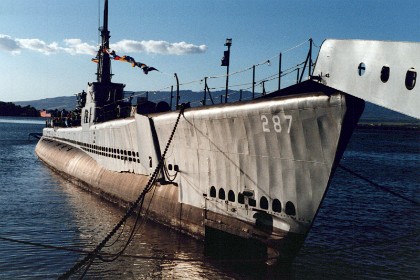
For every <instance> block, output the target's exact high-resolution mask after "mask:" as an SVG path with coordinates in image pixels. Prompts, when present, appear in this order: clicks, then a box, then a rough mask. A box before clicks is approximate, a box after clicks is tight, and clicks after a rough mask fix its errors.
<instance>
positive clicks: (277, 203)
mask: <svg viewBox="0 0 420 280" xmlns="http://www.w3.org/2000/svg"><path fill="white" fill-rule="evenodd" d="M272 207H273V211H274V212H277V213H280V212H281V202H280V200H278V199H277V198H276V199H274V200H273V206H272Z"/></svg>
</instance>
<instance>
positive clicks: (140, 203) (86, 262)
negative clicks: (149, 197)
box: [58, 105, 185, 279]
mask: <svg viewBox="0 0 420 280" xmlns="http://www.w3.org/2000/svg"><path fill="white" fill-rule="evenodd" d="M184 107H185V106H183V105H181V109H180V111H179V114H178V117H177V119H176V122H175V125H174V128H173V130H172V133H171V135H170V137H169V140H168V142H167V144H166V147H165V150H164V152H163V154H162V157H161V159H160V160H159V163H158V165H157V167H156V168H155V170H154V172H153V174H152V176H151V177H150V179H149V181H148V183H147V185H146V187H145V188H144V189H143V191H142V192H141V194H140V195H139V196H138V198H137V199H136V201H135V202H134V203H133V204H132V205H131V206H130V208H129V209H128V210H127V212H126V213H125V215H124V216H123V217H122V219H121V220H120V221H119V222H118V223H117V224H116V225H115V226H114V228H113V229H112V230H111V231H110V232H109V233H108V235H107V236H106V237H105V238H104V239H103V240H102V242H100V243H99V244H98V245H97V246H96V248H95V249H94V250H93V251H91V252H89V253H88V254H87V256H86V257H84V258H83V259H82V260H81V261H79V262H77V263H76V264H75V265H74V266H73V267H72V268H70V269H69V270H68V271H67V272H65V273H64V274H63V275H61V276H60V277H59V278H58V279H68V278H69V277H70V276H71V275H73V274H75V273H76V272H77V271H79V270H80V269H81V268H82V267H83V266H86V269H85V271H84V273H83V275H82V276H81V278H83V277H84V275H85V274H86V272H87V270H88V269H89V267H90V266H91V264H92V263H93V261H94V260H95V258H96V257H97V256H98V254H99V253H100V251H101V250H102V248H103V247H105V245H106V243H107V242H108V241H109V240H110V239H111V237H112V236H113V235H114V234H115V233H116V232H117V230H118V229H119V228H120V227H121V226H122V225H123V224H124V223H125V222H126V220H127V219H128V218H129V217H130V216H131V215H132V214H133V213H134V211H135V209H136V208H137V206H139V210H138V211H141V209H142V206H143V202H144V197H145V196H146V194H147V193H148V192H150V190H151V189H152V187H153V186H154V183H155V182H156V180H157V177H158V174H159V173H160V170H161V168H162V166H163V162H164V159H165V156H166V153H167V151H168V149H169V145H170V144H171V142H172V139H173V137H174V135H175V131H176V129H177V127H178V123H179V120H180V118H181V115H182V114H183V113H184Z"/></svg>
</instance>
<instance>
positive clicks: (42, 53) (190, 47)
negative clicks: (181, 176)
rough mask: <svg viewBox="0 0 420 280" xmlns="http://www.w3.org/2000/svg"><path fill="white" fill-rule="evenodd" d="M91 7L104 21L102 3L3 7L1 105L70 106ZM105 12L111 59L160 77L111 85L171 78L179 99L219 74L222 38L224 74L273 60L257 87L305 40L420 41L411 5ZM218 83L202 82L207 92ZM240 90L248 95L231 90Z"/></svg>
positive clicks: (121, 77)
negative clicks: (65, 99) (226, 59)
mask: <svg viewBox="0 0 420 280" xmlns="http://www.w3.org/2000/svg"><path fill="white" fill-rule="evenodd" d="M98 4H100V14H101V17H102V9H103V0H99V1H98V0H73V1H63V0H60V1H57V0H36V1H34V0H1V1H0V59H1V63H0V94H1V95H0V100H1V101H24V100H34V99H41V98H48V97H56V96H71V95H73V94H75V93H77V92H80V91H81V90H82V89H86V85H87V82H91V81H95V79H96V77H95V75H94V73H95V72H96V64H94V63H92V62H91V58H92V57H94V54H93V53H94V52H95V50H96V49H97V44H98V16H99V15H98V12H99V11H98ZM109 8H110V13H109V29H110V31H111V47H112V49H114V50H115V51H116V52H117V54H118V55H120V56H122V55H130V56H132V57H134V58H135V59H136V61H140V62H143V63H145V64H147V65H149V66H154V67H156V68H157V69H159V70H160V72H150V73H149V74H148V75H144V74H143V73H142V71H141V70H140V69H139V68H132V67H131V66H130V64H128V63H122V62H118V61H113V64H112V69H113V73H114V74H115V75H114V78H113V81H114V82H118V83H124V84H126V85H127V86H126V90H134V91H146V90H149V91H157V90H161V89H163V88H165V87H167V86H170V85H171V84H174V83H175V79H174V77H173V73H175V72H176V73H177V74H178V76H179V79H180V82H181V84H183V85H182V86H181V89H192V90H196V91H198V90H202V89H203V88H204V84H203V83H202V82H201V83H200V82H199V80H201V79H203V77H205V76H219V75H224V74H225V73H226V68H225V67H221V66H220V59H221V58H222V56H223V51H224V50H226V47H225V46H224V43H225V39H226V38H232V40H233V44H232V47H231V64H230V72H231V73H233V72H236V71H240V70H243V69H248V68H249V67H252V65H253V64H258V63H261V62H264V61H266V60H267V59H271V66H268V65H267V64H264V65H260V66H259V67H257V70H256V75H257V80H260V79H262V78H264V77H268V76H270V75H273V74H275V73H276V72H277V70H278V54H279V52H284V51H286V50H288V49H289V48H291V47H294V46H296V45H299V44H301V43H303V42H305V41H307V40H308V39H309V38H311V37H312V38H313V39H314V42H315V44H316V45H318V46H319V45H321V43H322V41H323V40H324V39H326V38H337V39H373V40H392V41H417V42H418V41H419V40H420V28H419V16H420V14H419V11H420V1H417V0H405V1H397V0H395V1H391V0H353V1H345V0H335V1H328V0H321V1H310V0H293V1H292V0H290V1H285V0H253V1H251V0H211V1H210V0H181V1H174V0H147V1H146V0H145V1H143V0H118V1H117V0H109ZM307 47H308V43H304V44H302V45H301V46H300V47H298V48H296V49H293V50H292V51H289V52H285V53H284V55H283V62H284V66H283V67H284V68H286V67H288V66H291V65H296V64H297V63H300V62H301V61H303V60H304V59H305V56H306V51H307ZM317 51H318V49H317V48H314V54H315V55H316V54H317ZM290 79H291V80H293V79H294V78H292V77H291V78H290ZM191 81H193V83H189V82H191ZM251 81H252V72H251V71H244V72H242V73H240V74H237V75H234V76H231V78H230V84H231V85H238V84H246V83H250V82H251ZM224 83H225V80H224V78H218V79H211V80H209V86H210V87H211V88H223V87H224ZM241 87H242V88H246V87H248V85H244V86H238V87H235V88H234V89H237V90H239V89H240V88H241ZM276 87H277V81H272V82H270V83H267V85H266V88H267V90H268V91H271V90H274V89H275V88H276ZM256 90H261V89H260V88H258V87H257V89H256Z"/></svg>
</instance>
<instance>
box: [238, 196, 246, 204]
mask: <svg viewBox="0 0 420 280" xmlns="http://www.w3.org/2000/svg"><path fill="white" fill-rule="evenodd" d="M238 202H239V204H244V203H245V198H244V195H243V194H242V193H238Z"/></svg>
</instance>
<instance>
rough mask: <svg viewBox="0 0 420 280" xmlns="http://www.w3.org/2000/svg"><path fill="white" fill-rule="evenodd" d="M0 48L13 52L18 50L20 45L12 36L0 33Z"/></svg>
mask: <svg viewBox="0 0 420 280" xmlns="http://www.w3.org/2000/svg"><path fill="white" fill-rule="evenodd" d="M0 50H4V51H8V52H11V53H14V54H15V53H19V52H20V47H19V45H18V44H17V42H16V41H15V40H14V39H13V38H12V37H10V36H8V35H3V34H0Z"/></svg>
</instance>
